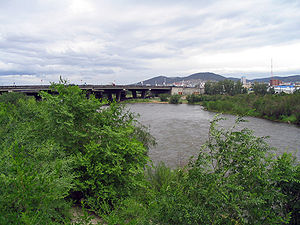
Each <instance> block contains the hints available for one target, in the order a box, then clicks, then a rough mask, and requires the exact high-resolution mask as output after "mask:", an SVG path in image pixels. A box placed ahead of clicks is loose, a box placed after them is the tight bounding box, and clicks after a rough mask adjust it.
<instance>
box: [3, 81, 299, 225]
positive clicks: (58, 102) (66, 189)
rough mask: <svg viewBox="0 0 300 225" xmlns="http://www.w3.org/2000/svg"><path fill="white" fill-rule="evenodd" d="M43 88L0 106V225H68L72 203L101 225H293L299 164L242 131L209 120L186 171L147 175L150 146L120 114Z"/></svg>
mask: <svg viewBox="0 0 300 225" xmlns="http://www.w3.org/2000/svg"><path fill="white" fill-rule="evenodd" d="M52 88H53V89H54V90H55V91H57V92H58V95H50V94H48V93H46V92H42V93H41V94H40V95H41V97H42V101H36V100H35V99H34V98H26V97H24V96H21V95H20V96H17V95H15V96H13V97H11V96H9V97H8V95H7V96H6V97H7V98H8V99H10V100H8V99H6V97H5V96H4V97H3V96H1V97H2V98H0V99H2V100H1V101H0V105H1V107H0V125H1V126H0V150H1V151H0V224H71V223H72V220H71V215H70V207H71V206H72V204H74V203H80V204H81V205H82V207H86V208H88V209H89V210H92V211H94V212H95V213H96V214H98V215H99V216H101V218H102V221H103V223H106V224H286V223H290V224H299V222H300V218H299V208H300V205H299V202H300V201H299V198H300V196H299V193H300V192H299V188H300V173H299V172H300V166H299V164H298V163H297V161H296V160H295V159H294V158H293V157H292V156H291V155H289V154H283V155H281V156H278V157H275V156H274V155H272V154H271V153H270V150H271V148H270V146H269V145H268V144H267V143H266V142H265V140H264V138H257V137H255V136H254V135H253V134H252V132H251V131H250V130H248V129H242V130H238V129H237V128H236V126H233V127H232V128H231V129H229V130H224V129H222V128H219V127H218V126H217V124H218V122H219V121H220V120H221V119H219V118H217V119H215V120H214V121H212V123H211V127H210V131H209V139H208V141H207V142H206V144H205V145H203V146H202V147H201V149H200V151H199V154H198V156H197V157H196V158H195V159H192V160H191V161H190V163H189V165H187V166H186V167H184V168H178V169H175V170H171V169H170V168H168V167H167V166H166V165H164V164H163V163H160V164H158V165H157V166H147V163H149V159H148V156H147V149H148V148H149V146H151V145H152V144H154V140H153V138H152V137H151V136H150V135H149V133H148V132H147V130H146V129H145V127H143V126H141V125H140V124H138V123H137V122H136V121H135V117H134V115H132V114H131V113H130V112H127V111H126V110H125V108H124V107H123V106H122V105H119V104H115V103H112V104H111V105H106V102H99V101H98V100H97V99H95V97H94V96H92V95H91V96H90V98H89V99H87V98H86V95H85V93H84V92H83V91H81V90H80V89H79V88H78V87H76V86H68V85H66V84H56V85H53V86H52ZM254 96H255V95H254ZM202 97H204V96H202ZM223 97H224V96H223ZM204 98H213V96H209V97H207V96H206V97H204ZM217 98H219V97H217ZM3 99H5V100H3ZM206 100H207V99H206ZM217 101H218V100H217ZM239 122H242V120H241V119H237V124H238V123H239ZM83 219H84V221H85V223H88V217H87V216H86V217H85V218H83ZM79 222H80V221H79ZM79 222H78V223H79ZM73 223H76V222H73Z"/></svg>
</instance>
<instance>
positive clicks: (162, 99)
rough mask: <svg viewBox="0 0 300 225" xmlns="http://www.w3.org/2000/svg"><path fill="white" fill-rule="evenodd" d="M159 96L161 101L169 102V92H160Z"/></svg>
mask: <svg viewBox="0 0 300 225" xmlns="http://www.w3.org/2000/svg"><path fill="white" fill-rule="evenodd" d="M159 98H160V101H161V102H167V101H168V100H169V98H170V95H169V94H160V95H159Z"/></svg>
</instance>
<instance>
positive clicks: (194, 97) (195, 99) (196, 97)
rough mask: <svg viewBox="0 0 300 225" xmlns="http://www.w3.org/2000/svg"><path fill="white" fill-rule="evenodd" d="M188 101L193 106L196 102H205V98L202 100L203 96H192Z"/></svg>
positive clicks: (187, 97) (187, 98)
mask: <svg viewBox="0 0 300 225" xmlns="http://www.w3.org/2000/svg"><path fill="white" fill-rule="evenodd" d="M186 100H187V101H188V103H189V104H193V103H196V102H201V101H203V98H202V95H196V94H191V95H188V96H186Z"/></svg>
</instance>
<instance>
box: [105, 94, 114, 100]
mask: <svg viewBox="0 0 300 225" xmlns="http://www.w3.org/2000/svg"><path fill="white" fill-rule="evenodd" d="M106 95H107V100H108V101H110V102H112V101H113V97H112V93H111V92H107V93H106Z"/></svg>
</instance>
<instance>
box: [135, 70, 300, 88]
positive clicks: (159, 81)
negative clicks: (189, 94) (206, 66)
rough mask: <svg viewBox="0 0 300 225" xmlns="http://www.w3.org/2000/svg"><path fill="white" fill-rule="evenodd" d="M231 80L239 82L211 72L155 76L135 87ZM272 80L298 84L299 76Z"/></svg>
mask: <svg viewBox="0 0 300 225" xmlns="http://www.w3.org/2000/svg"><path fill="white" fill-rule="evenodd" d="M225 79H228V80H233V81H235V82H236V81H238V80H240V79H239V78H234V77H225V76H222V75H220V74H216V73H211V72H199V73H194V74H191V75H188V76H185V77H167V76H162V75H160V76H156V77H152V78H150V79H147V80H144V81H141V82H138V83H136V84H137V85H139V84H144V85H163V84H164V83H165V84H172V83H175V82H182V81H189V80H202V81H222V80H225ZM270 79H271V77H266V78H256V79H251V80H249V79H247V82H269V81H270ZM272 79H277V80H281V81H283V82H300V75H289V76H285V77H281V76H273V77H272Z"/></svg>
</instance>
